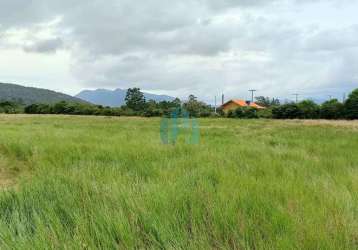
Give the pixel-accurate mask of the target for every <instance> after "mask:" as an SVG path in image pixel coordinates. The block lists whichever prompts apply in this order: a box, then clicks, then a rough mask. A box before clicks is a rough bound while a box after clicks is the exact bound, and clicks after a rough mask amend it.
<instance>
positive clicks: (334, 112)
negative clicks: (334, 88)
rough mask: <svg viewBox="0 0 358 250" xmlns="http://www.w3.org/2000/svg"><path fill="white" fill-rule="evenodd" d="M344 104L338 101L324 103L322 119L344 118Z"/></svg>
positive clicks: (321, 111)
mask: <svg viewBox="0 0 358 250" xmlns="http://www.w3.org/2000/svg"><path fill="white" fill-rule="evenodd" d="M343 107H344V106H343V104H342V103H340V102H339V101H338V100H337V99H333V100H330V101H326V102H324V103H322V105H321V109H320V117H321V118H323V119H330V120H332V119H340V118H343Z"/></svg>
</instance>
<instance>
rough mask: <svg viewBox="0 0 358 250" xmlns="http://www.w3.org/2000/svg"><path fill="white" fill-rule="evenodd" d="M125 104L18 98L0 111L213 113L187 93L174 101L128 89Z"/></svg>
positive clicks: (78, 113)
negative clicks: (158, 99) (27, 101)
mask: <svg viewBox="0 0 358 250" xmlns="http://www.w3.org/2000/svg"><path fill="white" fill-rule="evenodd" d="M125 100H126V104H125V105H123V106H121V107H119V108H113V107H104V106H102V105H93V104H88V103H79V102H69V101H60V102H57V103H54V104H44V103H35V104H30V105H25V104H23V102H21V101H19V100H14V101H5V102H0V113H7V114H16V113H26V114H64V115H97V116H144V117H155V116H157V117H161V116H169V115H170V114H171V113H172V112H173V110H176V112H177V115H180V113H182V112H183V111H184V110H185V112H187V113H189V115H190V116H192V117H208V116H211V115H214V108H213V107H211V106H209V105H207V104H205V103H204V102H201V101H198V100H197V98H196V97H195V96H193V95H190V96H189V98H188V100H187V101H184V102H182V101H181V100H180V99H178V98H176V99H174V100H173V101H161V102H156V101H153V100H149V101H147V100H146V99H145V97H144V94H143V93H142V92H141V91H140V89H139V88H132V89H129V90H128V91H127V95H126V99H125Z"/></svg>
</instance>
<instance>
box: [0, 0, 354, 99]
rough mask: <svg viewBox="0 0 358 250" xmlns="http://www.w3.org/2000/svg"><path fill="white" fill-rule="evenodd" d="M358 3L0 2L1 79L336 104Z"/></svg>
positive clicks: (348, 70) (347, 71) (68, 89)
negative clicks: (330, 100) (252, 91)
mask: <svg viewBox="0 0 358 250" xmlns="http://www.w3.org/2000/svg"><path fill="white" fill-rule="evenodd" d="M357 10H358V0H350V1H348V0H220V1H218V0H180V1H168V0H146V1H134V0H106V1H103V0H72V1H70V0H62V1H54V0H26V1H25V0H1V1H0V59H1V60H0V82H8V83H17V84H21V85H25V86H32V87H40V88H48V89H52V90H56V91H60V92H64V93H67V94H71V95H75V94H77V93H78V92H80V91H81V90H83V89H97V88H107V89H116V88H122V89H126V88H129V87H140V88H141V89H142V90H145V91H148V92H152V93H158V94H168V95H172V96H175V97H180V98H183V99H185V97H186V96H188V95H189V94H194V95H196V96H198V97H199V99H201V100H204V101H207V102H209V103H213V101H214V98H215V96H217V98H218V99H220V98H221V94H222V93H224V94H225V97H226V98H227V99H229V98H242V99H249V97H250V95H251V94H250V93H249V92H248V90H249V89H256V90H258V91H257V92H256V95H263V96H269V97H276V98H280V99H294V98H295V97H294V96H293V95H292V94H294V93H299V94H300V99H304V98H315V99H320V100H322V99H328V98H329V96H330V95H331V96H332V97H336V98H339V99H341V98H342V96H343V93H349V91H351V90H352V89H354V88H356V87H358V15H357V14H356V12H357Z"/></svg>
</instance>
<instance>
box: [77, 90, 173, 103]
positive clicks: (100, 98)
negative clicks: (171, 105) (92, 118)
mask: <svg viewBox="0 0 358 250" xmlns="http://www.w3.org/2000/svg"><path fill="white" fill-rule="evenodd" d="M126 93H127V90H126V89H115V90H108V89H97V90H84V91H82V92H81V93H79V94H78V95H76V97H78V98H81V99H83V100H85V101H88V102H91V103H94V104H98V105H103V106H110V107H119V106H122V105H124V104H125V98H126ZM143 94H144V96H145V98H146V100H154V101H157V102H160V101H172V100H174V99H175V98H174V97H171V96H166V95H155V94H150V93H143Z"/></svg>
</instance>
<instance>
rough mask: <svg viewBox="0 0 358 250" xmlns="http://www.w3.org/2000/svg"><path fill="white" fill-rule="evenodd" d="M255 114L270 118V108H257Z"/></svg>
mask: <svg viewBox="0 0 358 250" xmlns="http://www.w3.org/2000/svg"><path fill="white" fill-rule="evenodd" d="M257 116H258V117H259V118H264V119H271V118H272V108H266V109H259V110H258V111H257Z"/></svg>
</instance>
